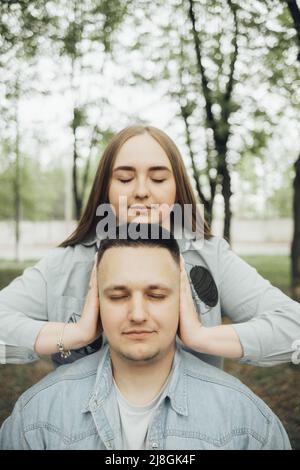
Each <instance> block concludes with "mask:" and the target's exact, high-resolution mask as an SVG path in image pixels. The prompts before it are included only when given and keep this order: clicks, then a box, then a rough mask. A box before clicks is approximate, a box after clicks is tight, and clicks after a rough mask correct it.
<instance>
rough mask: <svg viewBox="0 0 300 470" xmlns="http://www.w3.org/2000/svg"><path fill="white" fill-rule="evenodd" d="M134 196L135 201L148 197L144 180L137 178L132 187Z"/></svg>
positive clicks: (147, 189)
mask: <svg viewBox="0 0 300 470" xmlns="http://www.w3.org/2000/svg"><path fill="white" fill-rule="evenodd" d="M134 196H135V197H136V198H137V199H145V198H147V197H149V188H148V185H147V181H146V180H145V178H137V180H136V183H135V187H134Z"/></svg>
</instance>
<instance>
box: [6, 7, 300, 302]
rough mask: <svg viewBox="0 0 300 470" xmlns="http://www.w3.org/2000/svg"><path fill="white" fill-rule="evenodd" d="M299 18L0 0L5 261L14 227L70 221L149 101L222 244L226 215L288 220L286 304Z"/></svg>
mask: <svg viewBox="0 0 300 470" xmlns="http://www.w3.org/2000/svg"><path fill="white" fill-rule="evenodd" d="M298 15H299V8H298V5H297V2H296V1H290V0H285V1H281V0H259V1H258V0H245V1H243V2H241V1H239V0H209V1H207V0H197V1H196V0H186V1H181V0H169V1H168V2H164V1H163V0H152V1H149V0H130V1H128V0H127V1H126V0H81V1H79V0H72V1H67V0H51V1H42V0H34V1H30V2H29V1H25V0H24V1H2V2H1V5H0V18H1V19H0V54H1V55H0V132H1V134H0V150H1V151H0V196H1V203H0V218H1V219H2V220H7V219H13V220H15V227H16V230H15V237H16V247H17V248H16V257H17V258H18V256H19V255H18V241H19V237H20V220H21V219H25V220H50V219H66V220H71V219H77V220H78V219H79V218H80V214H81V213H82V208H83V206H84V204H85V201H86V199H87V195H88V192H89V188H90V186H91V183H92V180H93V176H94V174H95V170H96V167H97V165H98V162H99V157H100V156H101V152H102V150H103V148H104V147H105V145H106V143H107V142H108V140H109V138H110V137H111V135H112V134H113V133H114V132H115V131H117V130H119V129H120V128H122V127H123V126H125V125H127V124H129V123H133V122H149V121H151V123H152V124H153V125H158V126H159V124H157V122H158V120H157V119H158V117H159V115H160V108H159V106H160V105H159V104H158V102H160V101H161V103H163V102H164V103H165V104H164V105H163V104H162V106H164V108H161V109H162V113H164V114H165V115H166V119H165V122H164V125H163V127H164V128H165V129H166V131H167V132H169V133H170V134H171V135H172V136H173V138H174V139H175V140H176V142H178V145H179V147H180V149H181V150H182V152H183V155H184V158H185V161H186V165H187V167H188V171H189V173H190V176H191V179H192V181H193V184H194V188H195V191H196V192H197V194H198V197H199V202H201V203H202V204H203V205H204V208H205V212H206V218H207V220H208V221H209V222H212V221H213V220H214V217H215V201H216V199H218V198H219V199H218V200H220V198H221V199H222V200H223V213H224V217H223V218H224V227H223V235H224V236H225V237H226V238H227V239H228V240H229V241H230V236H231V221H232V217H235V216H247V217H256V218H257V217H272V216H276V217H286V218H290V217H293V218H294V240H293V243H292V249H291V256H292V275H293V281H292V285H293V287H294V293H295V296H296V297H297V298H298V299H299V298H300V292H298V290H299V289H300V274H299V273H300V248H299V246H300V242H299V240H300V229H299V224H300V222H299V220H300V215H299V204H300V203H299V182H298V181H299V158H300V157H299V158H298V160H297V157H298V155H299V116H298V114H299V66H300V62H299V47H300V46H299V16H298ZM297 59H298V60H297ZM155 97H156V98H155ZM166 110H167V111H166ZM149 116H150V118H149ZM156 116H157V119H156ZM296 160H297V161H296ZM295 161H296V164H295ZM297 292H298V293H297Z"/></svg>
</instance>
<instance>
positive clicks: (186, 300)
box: [179, 255, 203, 349]
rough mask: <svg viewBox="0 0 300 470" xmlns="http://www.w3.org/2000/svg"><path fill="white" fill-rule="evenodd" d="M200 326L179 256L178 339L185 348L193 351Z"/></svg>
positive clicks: (182, 262)
mask: <svg viewBox="0 0 300 470" xmlns="http://www.w3.org/2000/svg"><path fill="white" fill-rule="evenodd" d="M201 328H203V327H202V324H201V322H200V320H199V315H198V312H197V310H196V307H195V304H194V301H193V297H192V292H191V286H190V283H189V280H188V276H187V273H186V270H185V267H184V259H183V256H182V255H180V314H179V337H180V339H181V341H182V342H183V343H184V345H185V346H188V347H189V348H191V349H195V346H196V345H197V343H199V338H200V330H201Z"/></svg>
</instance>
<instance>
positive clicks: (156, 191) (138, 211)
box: [108, 133, 176, 223]
mask: <svg viewBox="0 0 300 470" xmlns="http://www.w3.org/2000/svg"><path fill="white" fill-rule="evenodd" d="M121 196H125V199H122V201H123V206H122V208H121V207H120V205H119V202H120V197H121ZM108 198H109V202H110V204H111V205H112V207H113V209H114V211H115V213H116V216H117V218H118V221H119V223H124V222H126V219H125V218H124V217H125V215H126V217H127V222H133V221H134V222H144V223H159V222H161V221H163V220H166V219H169V217H168V216H169V213H170V210H171V209H172V205H173V204H174V203H175V198H176V184H175V178H174V175H173V171H172V167H171V163H170V161H169V158H168V156H167V154H166V153H165V151H164V150H163V148H162V147H161V146H160V145H159V143H158V142H157V141H156V140H155V139H153V138H152V137H151V136H150V135H149V134H147V133H145V134H141V135H137V136H134V137H131V138H130V139H128V140H127V141H126V142H125V144H124V145H123V146H122V147H121V149H120V150H119V153H118V154H117V157H116V160H115V163H114V166H113V171H112V177H111V180H110V184H109V190H108ZM154 204H155V205H157V206H155V207H152V208H151V207H150V206H151V205H154ZM162 204H163V205H164V206H161V205H162Z"/></svg>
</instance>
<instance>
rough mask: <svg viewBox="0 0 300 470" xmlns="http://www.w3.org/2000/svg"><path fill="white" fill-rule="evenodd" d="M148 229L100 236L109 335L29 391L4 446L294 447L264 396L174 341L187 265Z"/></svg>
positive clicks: (5, 432)
mask: <svg viewBox="0 0 300 470" xmlns="http://www.w3.org/2000/svg"><path fill="white" fill-rule="evenodd" d="M150 227H151V226H150V225H147V224H145V225H144V229H146V235H147V237H146V238H143V236H140V237H139V238H138V239H137V240H134V239H133V238H130V237H128V238H126V239H121V238H118V237H117V239H105V240H103V241H102V243H101V246H100V250H99V253H98V267H97V271H96V270H95V273H96V272H97V277H98V287H99V301H100V315H101V322H102V327H103V332H104V334H105V339H106V340H107V343H106V341H105V344H104V346H103V347H102V349H101V350H100V351H98V352H96V353H94V354H92V355H89V356H87V357H85V358H83V359H81V360H79V361H76V362H75V363H73V364H70V365H65V366H62V367H60V368H59V369H58V370H56V371H55V372H53V373H51V374H49V375H48V376H47V377H46V378H44V379H43V380H41V381H40V382H39V383H38V384H36V385H35V386H33V387H32V388H31V389H29V390H28V391H27V392H25V393H24V394H23V395H22V396H21V397H20V399H19V400H18V402H17V404H16V406H15V408H14V411H13V413H12V415H11V416H10V417H9V418H8V419H7V420H6V421H5V423H4V424H3V426H2V428H1V431H0V448H2V449H7V448H12V449H118V450H120V449H126V450H129V449H155V450H159V449H290V443H289V439H288V436H287V434H286V432H285V430H284V428H283V426H282V424H281V423H280V421H279V420H278V418H277V417H276V416H275V415H274V414H273V413H272V411H271V410H270V409H269V408H268V407H267V405H266V404H264V403H263V402H262V401H261V400H260V399H259V398H258V397H257V396H255V395H254V394H253V393H252V392H251V391H250V390H249V389H248V388H247V387H245V386H244V385H243V384H242V383H241V382H240V381H239V380H237V379H235V378H234V377H232V376H230V375H228V374H226V373H225V372H223V371H221V370H219V369H217V368H215V367H213V366H210V365H208V364H206V363H204V362H202V361H201V360H200V359H198V358H196V357H194V355H192V354H190V353H188V352H186V351H184V350H183V349H182V346H181V345H180V344H179V342H176V332H177V331H180V324H179V321H180V313H181V308H180V305H181V303H182V298H181V295H182V292H183V291H182V284H183V271H184V266H183V264H181V263H182V262H181V263H180V252H179V247H178V245H177V242H176V240H174V239H173V238H172V237H170V234H169V233H166V232H165V231H164V230H163V229H162V228H160V227H159V229H158V233H159V237H158V239H151V238H150V237H149V235H150V230H151V228H150ZM143 233H145V231H144V232H143ZM184 275H185V272H184ZM93 279H94V280H93V282H97V281H96V276H95V277H94V278H93Z"/></svg>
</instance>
